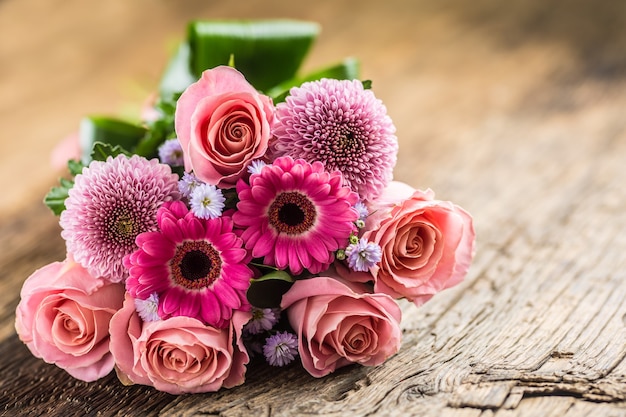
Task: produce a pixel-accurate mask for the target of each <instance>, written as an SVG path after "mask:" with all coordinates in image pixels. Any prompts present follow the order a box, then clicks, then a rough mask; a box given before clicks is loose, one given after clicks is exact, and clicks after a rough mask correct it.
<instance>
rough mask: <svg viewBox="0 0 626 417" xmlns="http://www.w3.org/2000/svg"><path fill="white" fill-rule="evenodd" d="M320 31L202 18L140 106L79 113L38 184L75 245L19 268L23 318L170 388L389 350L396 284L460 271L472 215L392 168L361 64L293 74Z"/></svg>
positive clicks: (41, 339)
mask: <svg viewBox="0 0 626 417" xmlns="http://www.w3.org/2000/svg"><path fill="white" fill-rule="evenodd" d="M318 31H319V28H318V26H317V25H316V24H314V23H310V22H299V21H286V20H278V21H249V22H248V21H245V22H244V21H233V22H230V21H227V22H224V21H196V22H191V23H190V24H189V30H188V36H187V38H186V39H185V41H184V42H182V43H181V45H180V48H179V49H178V51H177V52H176V54H175V55H174V57H173V58H172V61H171V62H170V65H169V66H168V69H167V71H166V72H165V75H164V77H163V81H162V83H161V86H160V89H159V92H158V93H157V94H155V96H154V97H152V98H151V100H149V104H148V105H147V106H146V108H145V109H144V110H145V111H144V112H143V113H142V120H141V121H139V122H137V123H133V122H129V121H125V120H121V119H116V118H107V117H88V118H85V119H84V120H83V121H82V123H81V126H80V131H79V134H78V136H79V140H78V142H77V147H76V148H77V151H76V152H75V154H73V155H68V156H69V158H68V159H69V162H68V167H69V175H68V176H67V177H66V178H64V179H62V180H61V183H60V185H59V186H58V187H55V188H53V189H52V190H51V191H50V193H49V194H48V195H47V196H46V199H45V202H46V204H47V205H48V206H49V207H50V208H51V209H52V210H53V212H54V213H55V214H57V215H59V216H60V217H59V223H60V226H61V229H62V232H61V236H62V237H63V239H64V240H65V242H66V248H67V258H66V259H65V260H64V261H62V262H54V263H51V264H49V265H47V266H44V267H43V268H41V269H39V270H37V271H35V272H34V273H33V274H32V275H31V276H30V277H29V278H28V279H27V280H26V281H25V283H24V285H23V288H22V291H21V301H20V303H19V305H18V307H17V311H16V330H17V333H18V335H19V337H20V339H21V340H22V341H23V342H24V343H25V344H26V345H27V347H28V348H29V349H30V350H31V352H32V353H33V355H35V356H36V357H39V358H42V359H43V360H44V361H46V362H48V363H52V364H56V365H57V366H59V367H61V368H63V369H65V370H66V371H67V372H68V373H69V374H70V375H72V376H74V377H75V378H78V379H81V380H84V381H94V380H96V379H99V378H101V377H103V376H105V375H107V374H109V373H110V372H111V371H112V370H113V369H115V370H116V372H117V375H118V377H119V379H120V380H121V381H122V382H123V383H125V384H145V385H150V386H153V387H154V388H156V389H157V390H161V391H165V392H169V393H174V394H178V393H193V392H207V391H216V390H218V389H220V388H222V387H224V388H231V387H234V386H237V385H240V384H242V383H244V380H245V373H246V367H247V366H248V365H249V364H250V363H251V360H252V359H251V358H253V357H256V358H259V362H263V361H262V359H263V358H264V359H265V362H266V363H267V364H266V365H258V366H285V365H287V364H290V363H292V362H295V363H298V362H300V363H301V364H302V367H303V368H304V369H305V370H306V371H307V372H308V373H310V374H311V375H312V376H314V377H323V376H325V375H327V374H329V373H331V372H333V371H334V370H335V369H337V368H339V367H342V366H345V365H348V364H352V363H358V364H361V365H365V366H375V365H379V364H382V363H383V362H384V361H385V360H387V359H388V358H389V357H391V356H392V355H394V354H395V353H396V352H397V351H398V349H399V348H400V345H401V335H402V332H401V330H400V320H401V310H400V307H399V305H398V303H397V300H399V299H407V300H409V301H411V302H413V303H415V304H416V305H421V304H422V303H424V302H426V301H427V300H429V299H430V298H431V297H432V296H433V295H434V294H436V293H437V292H439V291H441V290H443V289H445V288H449V287H451V286H453V285H455V284H458V283H459V282H460V281H461V280H463V278H464V276H465V275H466V273H467V270H468V268H469V266H470V263H471V260H472V258H473V255H474V245H475V243H474V242H475V235H474V230H473V226H472V218H471V216H470V215H469V214H468V213H467V212H466V211H464V210H463V209H462V208H460V207H458V206H456V205H454V204H452V203H450V202H446V201H440V200H436V199H435V197H434V193H433V192H432V191H431V190H427V191H419V190H415V189H413V188H412V187H410V186H409V185H407V184H403V183H400V182H396V181H392V174H393V169H394V166H395V164H396V160H397V153H398V142H397V138H396V136H395V127H394V125H393V122H392V120H391V118H390V117H389V116H388V114H387V111H386V108H385V106H384V105H383V104H382V102H381V101H380V100H379V99H377V98H376V96H375V95H374V93H373V91H372V89H371V83H370V82H368V81H359V80H358V62H357V61H356V60H354V59H346V60H344V61H342V62H339V63H338V64H336V65H332V66H329V67H327V68H323V69H321V70H319V71H315V72H313V73H310V74H305V75H300V74H299V73H298V71H299V68H300V65H301V63H302V61H303V59H304V57H305V56H306V54H307V52H308V50H309V48H310V46H311V44H312V42H313V40H314V39H315V37H316V36H317V33H318Z"/></svg>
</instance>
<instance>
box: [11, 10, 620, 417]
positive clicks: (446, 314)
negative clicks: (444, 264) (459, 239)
mask: <svg viewBox="0 0 626 417" xmlns="http://www.w3.org/2000/svg"><path fill="white" fill-rule="evenodd" d="M271 17H291V18H301V19H309V20H314V21H317V22H319V23H320V24H321V25H322V28H323V32H322V35H321V37H320V38H319V41H318V42H317V44H316V45H315V47H314V50H313V52H312V54H311V56H310V59H309V60H308V61H307V64H306V67H307V68H309V69H312V68H315V67H317V66H320V65H323V64H326V63H330V62H333V61H336V60H339V59H342V58H344V57H346V56H356V57H358V58H360V59H361V61H362V64H363V78H369V79H372V80H373V82H374V83H373V88H374V91H375V93H376V94H377V96H378V97H380V98H381V99H383V100H384V102H385V104H386V105H387V107H388V110H389V113H390V114H391V116H392V118H393V119H394V121H395V124H396V126H397V130H398V137H399V140H400V155H399V163H398V166H397V169H396V178H397V179H399V180H402V181H405V182H408V183H410V184H412V185H413V186H415V187H418V188H427V187H430V188H432V189H433V190H434V191H435V192H436V195H437V197H438V198H440V199H444V200H452V201H454V202H456V203H457V204H459V205H461V206H463V207H464V208H466V209H467V210H469V211H470V212H471V213H473V215H474V218H475V226H476V231H477V236H478V254H477V256H476V259H475V263H474V264H473V266H472V268H471V270H470V273H469V275H468V277H467V279H466V281H465V282H464V283H463V284H461V285H460V286H458V287H456V288H454V289H451V290H448V291H446V292H444V293H442V294H439V295H438V296H436V297H435V298H434V299H433V300H432V301H430V302H429V303H427V304H426V305H425V306H423V307H421V308H419V309H418V308H415V307H414V306H411V305H403V308H404V313H405V315H404V319H403V328H404V339H403V345H402V349H401V351H400V353H399V354H397V355H396V356H395V357H393V358H392V359H390V360H389V361H388V362H387V363H386V364H385V365H383V366H380V367H376V368H361V367H349V368H345V369H342V370H340V371H338V372H336V373H335V374H333V375H331V376H329V377H327V378H324V379H314V378H312V377H310V376H308V375H307V374H306V373H305V372H304V371H303V370H302V369H301V368H299V367H298V366H293V367H291V368H288V369H281V370H278V371H276V370H274V369H268V368H267V367H255V368H253V369H250V370H249V372H248V380H247V382H246V384H245V385H244V386H242V387H239V388H236V389H233V390H227V391H220V392H218V393H214V394H205V395H194V396H178V397H176V396H171V395H167V394H163V393H159V392H156V391H154V390H153V389H151V388H147V387H139V386H135V387H123V386H122V385H121V384H120V383H119V382H117V380H116V378H115V376H113V375H111V376H110V377H107V378H105V379H103V380H101V381H98V382H95V383H91V384H86V383H82V382H80V381H76V380H74V379H72V378H71V377H69V376H68V375H67V374H66V373H65V372H64V371H62V370H59V369H57V368H56V367H54V366H52V365H46V364H45V363H43V362H42V361H40V360H38V359H35V358H33V357H32V356H31V355H30V353H29V351H28V350H27V348H26V347H25V346H24V345H23V344H22V343H21V342H20V341H19V340H18V339H17V336H16V335H15V331H14V327H13V323H14V310H15V307H16V305H17V302H18V296H19V289H20V287H21V285H22V283H23V281H24V280H25V279H26V277H27V276H28V275H29V274H30V273H32V272H33V271H34V270H35V269H37V268H39V267H41V266H43V265H45V264H47V263H49V262H51V261H54V260H60V259H63V258H64V246H63V241H62V240H61V238H60V236H59V227H58V224H57V219H56V218H55V217H54V216H53V215H52V214H51V213H50V212H49V211H48V210H47V209H46V208H45V207H44V206H43V205H42V203H41V199H42V197H43V195H44V194H45V192H46V191H47V189H48V188H49V187H50V186H51V185H53V184H54V182H55V180H56V177H57V176H58V173H57V172H55V171H54V169H52V168H51V167H50V164H49V155H50V152H51V150H52V149H53V147H54V145H55V144H56V143H57V142H58V141H59V140H61V138H63V137H64V136H65V135H67V134H69V133H71V132H72V131H74V130H75V129H76V128H77V126H78V121H79V120H80V118H81V117H82V116H83V115H85V114H92V113H105V114H115V115H119V114H136V112H137V109H138V107H139V105H140V103H141V102H142V101H143V100H144V98H145V97H146V96H147V95H148V94H149V92H150V91H151V90H152V89H154V88H155V87H156V85H157V82H158V79H159V75H160V74H161V71H162V70H163V67H164V65H165V63H166V61H167V59H168V56H169V52H170V51H171V48H172V46H173V45H174V44H175V43H176V42H177V40H178V39H180V38H181V37H182V36H183V33H184V28H185V23H186V22H187V21H188V20H189V19H192V18H271ZM0 34H1V36H0V94H1V95H0V98H1V99H0V123H1V124H0V126H1V127H2V130H1V134H0V158H2V159H1V163H0V190H1V197H0V242H1V244H2V248H1V249H2V250H1V251H0V393H1V397H0V413H3V414H5V415H9V416H14V415H62V416H69V415H99V416H109V415H118V416H125V415H140V416H141V415H146V416H147V415H160V416H191V415H205V416H206V415H223V416H249V415H260V416H270V415H272V416H294V415H311V414H313V415H316V414H321V415H331V416H342V415H353V416H365V415H376V416H379V415H380V416H388V415H416V416H441V417H447V416H463V417H465V416H467V417H474V416H476V417H478V416H480V417H491V416H498V417H500V416H587V415H593V416H625V415H626V361H625V360H624V357H625V356H626V337H625V327H626V302H625V297H626V283H625V281H626V233H625V232H626V181H625V176H626V175H625V174H626V114H625V113H626V2H623V1H619V0H615V1H610V0H594V1H588V0H567V1H566V0H562V1H558V0H549V1H545V0H532V1H531V0H509V1H506V2H503V1H499V0H474V1H471V2H470V1H465V0H443V1H426V0H423V1H422V0H418V1H409V0H407V1H402V0H385V1H383V2H378V1H374V0H372V1H331V0H322V1H320V0H318V1H310V2H295V1H292V2H289V1H285V2H279V1H274V0H263V1H250V2H234V1H228V2H226V1H224V2H220V1H199V0H181V1H167V0H156V1H149V0H133V1H125V0H107V1H80V0H0Z"/></svg>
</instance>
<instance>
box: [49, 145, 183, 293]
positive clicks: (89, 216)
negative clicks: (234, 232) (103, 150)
mask: <svg viewBox="0 0 626 417" xmlns="http://www.w3.org/2000/svg"><path fill="white" fill-rule="evenodd" d="M177 198H179V192H178V176H177V175H176V174H173V173H172V171H171V169H170V167H169V166H168V165H165V164H160V163H159V162H158V160H156V159H153V160H150V161H148V160H147V159H145V158H142V157H140V156H137V155H134V156H132V157H130V158H129V157H127V156H124V155H118V156H117V157H115V158H113V157H109V158H108V159H107V160H106V162H100V161H93V162H91V164H89V167H88V168H85V169H83V172H82V173H81V174H79V175H77V176H76V178H75V183H74V187H73V188H72V189H71V190H70V191H69V197H68V198H67V199H66V200H65V207H66V210H64V211H63V213H61V218H60V224H61V227H62V228H63V230H62V231H61V236H62V237H63V238H64V239H65V242H66V246H67V251H68V252H69V253H71V254H72V256H73V257H74V259H75V260H76V261H77V262H78V263H80V264H81V265H82V266H83V267H84V268H85V269H87V270H88V271H89V273H90V274H91V275H93V276H96V277H104V278H106V279H108V280H110V281H112V282H120V281H122V280H124V279H125V278H126V277H127V276H128V271H127V270H126V268H124V265H123V264H122V259H123V258H124V256H126V255H128V254H129V253H132V252H133V251H135V249H137V245H136V244H135V237H137V235H138V234H140V233H143V232H148V231H153V230H156V228H157V222H156V213H157V209H158V208H159V206H161V204H162V203H163V202H165V201H170V200H172V199H177Z"/></svg>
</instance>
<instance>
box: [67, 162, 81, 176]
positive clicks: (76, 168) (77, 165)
mask: <svg viewBox="0 0 626 417" xmlns="http://www.w3.org/2000/svg"><path fill="white" fill-rule="evenodd" d="M83 168H85V164H83V163H82V162H80V161H76V160H74V159H70V160H69V161H67V169H68V170H69V171H70V174H71V175H72V176H76V175H78V174H80V173H81V172H83Z"/></svg>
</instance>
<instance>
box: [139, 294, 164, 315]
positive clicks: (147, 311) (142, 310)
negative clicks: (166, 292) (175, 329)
mask: <svg viewBox="0 0 626 417" xmlns="http://www.w3.org/2000/svg"><path fill="white" fill-rule="evenodd" d="M135 309H136V310H137V313H139V317H141V318H142V319H143V321H157V320H160V319H161V317H159V296H158V294H157V293H155V292H153V293H152V294H150V296H149V297H148V298H146V299H145V300H142V299H141V298H135Z"/></svg>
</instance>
